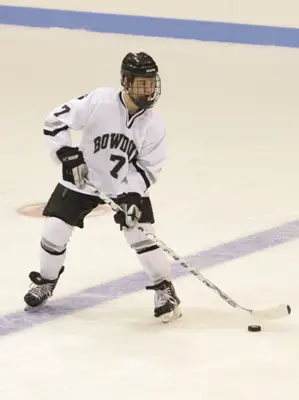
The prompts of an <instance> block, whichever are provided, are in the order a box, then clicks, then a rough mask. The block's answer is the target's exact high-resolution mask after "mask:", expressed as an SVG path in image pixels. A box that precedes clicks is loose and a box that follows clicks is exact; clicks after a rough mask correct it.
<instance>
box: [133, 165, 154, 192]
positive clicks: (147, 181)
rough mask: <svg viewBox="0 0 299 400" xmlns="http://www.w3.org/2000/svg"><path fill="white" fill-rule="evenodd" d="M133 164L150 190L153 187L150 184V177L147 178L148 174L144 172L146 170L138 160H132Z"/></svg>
mask: <svg viewBox="0 0 299 400" xmlns="http://www.w3.org/2000/svg"><path fill="white" fill-rule="evenodd" d="M132 164H133V165H134V167H135V168H136V170H137V172H139V174H140V175H141V176H142V178H143V180H144V183H145V186H146V188H147V189H148V188H149V187H150V186H151V183H150V181H149V179H148V177H147V176H146V173H145V172H144V170H143V169H142V168H141V167H140V166H139V165H138V164H137V160H136V158H134V159H133V160H132Z"/></svg>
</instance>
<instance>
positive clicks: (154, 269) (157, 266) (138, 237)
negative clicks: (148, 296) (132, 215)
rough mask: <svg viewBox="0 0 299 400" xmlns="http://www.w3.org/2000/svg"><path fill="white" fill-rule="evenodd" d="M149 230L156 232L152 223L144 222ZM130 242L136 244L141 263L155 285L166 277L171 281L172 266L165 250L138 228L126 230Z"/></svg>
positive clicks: (125, 233)
mask: <svg viewBox="0 0 299 400" xmlns="http://www.w3.org/2000/svg"><path fill="white" fill-rule="evenodd" d="M142 226H144V228H146V229H147V230H148V231H149V232H152V233H154V227H153V225H151V224H142ZM124 235H125V238H126V240H127V242H128V244H129V245H130V246H131V245H134V246H135V250H136V253H137V257H138V259H139V262H140V264H141V265H142V267H143V269H144V270H145V272H146V273H147V275H148V276H149V278H150V280H151V282H152V284H153V285H155V284H157V283H160V282H162V281H163V280H164V279H166V280H168V281H171V266H170V262H169V260H168V258H167V256H166V254H165V252H164V251H163V250H162V249H160V248H159V247H157V246H156V245H155V244H154V243H152V242H151V241H150V240H149V239H147V237H146V236H145V235H144V233H143V232H141V231H139V230H138V229H137V228H134V229H130V230H126V231H125V230H124Z"/></svg>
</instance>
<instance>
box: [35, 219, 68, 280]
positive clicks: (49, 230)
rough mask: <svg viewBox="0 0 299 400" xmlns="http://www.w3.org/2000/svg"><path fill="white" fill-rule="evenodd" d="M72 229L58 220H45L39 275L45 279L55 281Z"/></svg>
mask: <svg viewBox="0 0 299 400" xmlns="http://www.w3.org/2000/svg"><path fill="white" fill-rule="evenodd" d="M73 229H74V228H73V227H72V226H71V225H68V224H67V223H65V222H64V221H62V220H60V219H58V218H53V217H50V218H47V219H46V221H45V224H44V229H43V233H42V239H41V249H40V274H41V276H42V277H43V278H45V279H50V280H53V279H56V278H57V276H58V274H59V271H60V269H61V267H62V266H63V263H64V260H65V257H66V245H67V243H68V241H69V239H70V237H71V235H72V231H73Z"/></svg>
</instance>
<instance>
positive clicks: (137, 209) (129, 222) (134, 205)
mask: <svg viewBox="0 0 299 400" xmlns="http://www.w3.org/2000/svg"><path fill="white" fill-rule="evenodd" d="M116 203H117V204H119V205H120V207H121V208H122V209H123V210H124V212H122V211H118V212H117V213H115V214H114V221H115V222H116V223H117V224H119V226H120V230H122V229H123V228H127V229H129V228H134V227H135V226H136V225H137V224H138V222H139V220H140V218H141V205H142V197H141V196H140V194H139V193H135V192H131V193H123V194H121V195H119V196H118V197H117V199H116Z"/></svg>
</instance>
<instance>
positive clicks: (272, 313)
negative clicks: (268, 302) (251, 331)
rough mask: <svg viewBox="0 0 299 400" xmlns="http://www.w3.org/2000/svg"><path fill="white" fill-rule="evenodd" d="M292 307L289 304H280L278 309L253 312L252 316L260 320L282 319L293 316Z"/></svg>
mask: <svg viewBox="0 0 299 400" xmlns="http://www.w3.org/2000/svg"><path fill="white" fill-rule="evenodd" d="M291 311H292V310H291V307H290V306H289V305H288V304H280V305H279V306H277V307H273V308H268V309H266V310H252V313H251V314H252V316H253V317H255V318H259V319H280V318H284V317H287V316H288V315H290V314H291Z"/></svg>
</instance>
